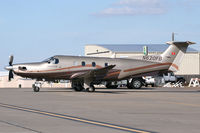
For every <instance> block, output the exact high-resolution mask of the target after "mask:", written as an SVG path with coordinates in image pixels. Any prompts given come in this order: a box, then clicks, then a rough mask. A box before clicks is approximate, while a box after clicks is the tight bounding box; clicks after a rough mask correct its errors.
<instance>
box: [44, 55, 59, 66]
mask: <svg viewBox="0 0 200 133" xmlns="http://www.w3.org/2000/svg"><path fill="white" fill-rule="evenodd" d="M42 62H47V63H48V64H58V63H59V59H57V58H55V57H50V58H48V59H45V60H44V61H42Z"/></svg>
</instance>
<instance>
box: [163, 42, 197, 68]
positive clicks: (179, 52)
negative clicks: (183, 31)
mask: <svg viewBox="0 0 200 133" xmlns="http://www.w3.org/2000/svg"><path fill="white" fill-rule="evenodd" d="M167 44H169V45H170V46H169V47H168V49H167V50H165V52H164V53H163V54H162V55H161V56H162V63H170V64H171V66H170V67H169V70H170V71H177V70H179V65H180V63H181V61H182V59H183V57H184V53H186V50H187V47H188V45H191V44H195V43H194V42H190V41H186V42H175V41H171V42H167Z"/></svg>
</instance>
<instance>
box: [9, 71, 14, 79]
mask: <svg viewBox="0 0 200 133" xmlns="http://www.w3.org/2000/svg"><path fill="white" fill-rule="evenodd" d="M13 78H14V75H13V70H10V71H9V75H8V80H9V81H11V79H13Z"/></svg>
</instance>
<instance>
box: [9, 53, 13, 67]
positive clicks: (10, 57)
mask: <svg viewBox="0 0 200 133" xmlns="http://www.w3.org/2000/svg"><path fill="white" fill-rule="evenodd" d="M13 59H14V56H13V55H11V56H9V66H12V63H13Z"/></svg>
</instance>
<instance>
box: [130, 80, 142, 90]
mask: <svg viewBox="0 0 200 133" xmlns="http://www.w3.org/2000/svg"><path fill="white" fill-rule="evenodd" d="M131 86H132V87H133V89H140V88H141V87H142V81H141V79H133V80H132V81H131Z"/></svg>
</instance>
